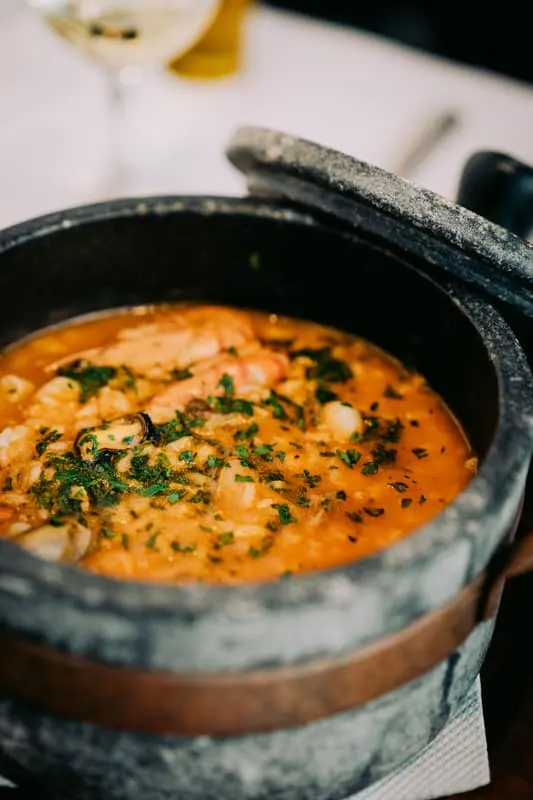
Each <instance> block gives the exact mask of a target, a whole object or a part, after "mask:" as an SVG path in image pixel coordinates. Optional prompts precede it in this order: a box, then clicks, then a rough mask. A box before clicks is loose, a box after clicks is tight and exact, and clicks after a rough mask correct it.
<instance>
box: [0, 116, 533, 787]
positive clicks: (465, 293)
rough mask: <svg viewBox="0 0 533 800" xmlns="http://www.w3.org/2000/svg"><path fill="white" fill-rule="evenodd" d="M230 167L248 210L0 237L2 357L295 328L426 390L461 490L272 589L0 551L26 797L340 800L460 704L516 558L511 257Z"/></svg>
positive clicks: (65, 226) (123, 216) (1, 710)
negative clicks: (374, 542)
mask: <svg viewBox="0 0 533 800" xmlns="http://www.w3.org/2000/svg"><path fill="white" fill-rule="evenodd" d="M229 155H230V158H231V159H232V160H233V161H234V162H235V163H236V164H237V165H238V166H239V167H240V168H241V169H242V170H243V171H245V172H246V173H247V174H248V178H249V184H250V189H251V196H248V197H245V198H243V199H241V198H214V197H158V198H148V199H133V200H117V201H115V202H110V203H104V204H99V205H95V206H88V207H84V208H78V209H74V210H70V211H64V212H61V213H58V214H54V215H51V216H47V217H44V218H41V219H37V220H33V221H30V222H27V223H24V224H22V225H18V226H16V227H14V228H11V229H9V230H6V231H4V232H3V233H0V340H1V343H2V344H3V345H6V344H8V343H10V342H12V341H15V340H17V339H19V338H20V337H21V336H24V335H25V334H27V333H28V332H31V331H34V330H36V329H38V328H39V327H42V326H45V325H50V324H55V323H59V322H61V321H63V320H65V319H68V318H69V317H71V316H73V315H77V314H81V313H86V312H92V311H98V310H100V309H107V308H110V307H117V306H124V305H129V304H136V303H150V302H158V301H164V302H171V301H179V300H183V299H202V300H209V301H212V302H221V303H225V302H227V303H231V304H234V305H240V306H243V307H253V308H258V309H267V310H275V311H277V312H280V313H289V314H293V315H297V316H304V317H307V318H312V319H315V320H318V321H321V322H324V323H328V324H332V325H335V326H337V327H340V328H344V329H346V330H349V331H352V332H354V333H356V334H360V335H362V336H365V337H367V338H369V339H370V340H372V341H374V342H376V343H377V344H378V345H380V346H381V347H383V348H385V349H387V350H388V351H390V352H392V353H393V354H394V355H395V356H397V357H398V358H400V359H402V360H403V361H404V362H406V363H407V364H409V365H412V366H414V367H416V368H417V369H418V370H420V371H421V372H422V373H423V374H424V375H426V376H427V378H428V380H429V381H430V383H431V384H432V385H433V387H434V388H435V389H436V390H437V391H438V392H439V393H440V394H441V395H442V396H443V397H444V398H445V399H446V401H447V402H448V404H449V406H450V407H451V409H452V410H453V412H454V413H455V414H456V415H457V417H458V418H459V419H460V421H461V422H462V424H463V426H464V428H465V430H466V431H467V433H468V436H469V437H470V440H471V441H472V443H473V446H474V448H475V450H476V451H477V453H478V454H479V456H480V461H481V467H480V470H479V474H478V475H477V476H476V478H475V479H474V480H473V481H472V482H471V483H470V485H469V486H468V487H467V489H466V490H465V491H464V492H463V493H462V494H461V495H460V496H459V497H458V498H457V500H456V501H455V502H454V503H453V504H452V505H451V506H449V507H448V508H446V509H445V510H444V511H443V512H442V513H441V514H440V515H439V516H438V517H436V518H435V519H434V520H432V521H431V522H430V523H429V524H426V525H424V526H423V527H421V528H420V529H418V530H416V531H414V532H413V533H412V534H411V535H409V536H407V537H406V538H404V539H403V540H401V541H400V542H398V543H397V544H396V545H394V546H393V547H390V548H389V549H387V550H384V551H383V552H380V553H378V554H377V555H375V556H373V557H371V558H366V559H364V560H362V561H358V562H355V563H353V564H348V565H346V566H343V567H339V568H335V569H331V570H327V571H322V572H316V573H313V574H309V575H305V576H298V577H294V578H292V579H288V580H281V581H278V582H275V583H267V584H257V585H247V586H233V587H213V586H201V585H198V586H185V587H173V586H161V585H147V584H137V583H130V582H118V581H113V580H109V579H106V578H103V577H99V576H97V575H93V574H89V573H85V572H82V571H79V570H77V569H76V568H74V567H70V566H67V565H61V564H51V563H45V562H42V561H40V560H37V559H35V558H33V557H32V556H30V555H29V554H27V553H25V552H23V551H22V550H19V549H18V548H17V547H16V546H14V545H13V544H11V543H9V542H7V541H0V651H1V654H2V656H1V659H0V773H1V774H4V775H6V777H8V778H10V779H11V780H13V781H14V782H15V783H17V784H18V785H19V786H21V787H22V788H27V789H28V790H29V791H30V793H31V796H33V797H37V796H39V797H41V796H43V797H46V798H57V799H58V800H60V799H62V800H66V798H68V800H100V798H104V797H105V798H106V800H177V798H179V800H343V798H346V797H347V796H349V795H350V794H351V793H353V792H356V791H357V790H360V789H362V788H364V787H365V786H368V785H369V784H371V783H373V782H375V781H377V780H379V779H380V778H382V777H383V776H385V775H386V774H388V773H390V772H391V771H392V770H394V769H395V768H396V767H398V766H399V765H400V764H401V763H402V762H403V761H405V760H406V759H408V758H409V757H410V756H412V755H414V754H415V753H416V752H417V751H418V750H420V749H422V748H423V747H425V746H426V745H427V744H428V743H429V742H430V741H431V740H432V739H433V738H434V736H435V735H436V734H437V733H438V732H439V731H440V730H441V729H442V727H443V726H444V725H445V723H446V722H447V720H448V719H449V717H450V715H452V714H453V713H454V712H455V711H456V710H457V709H458V707H459V706H460V704H461V702H462V701H463V699H464V697H465V695H466V694H467V692H468V690H469V689H470V687H471V685H472V683H473V681H474V680H475V678H476V676H477V674H478V672H479V669H480V666H481V664H482V661H483V658H484V655H485V651H486V648H487V646H488V643H489V640H490V637H491V634H492V629H493V621H494V613H495V610H496V608H497V605H498V599H499V593H500V590H501V585H502V580H503V577H505V575H506V574H512V573H513V572H518V571H520V570H523V569H525V568H526V567H528V566H529V561H528V558H529V555H530V553H531V546H530V545H531V543H530V542H529V540H525V543H524V542H522V543H521V545H520V547H521V549H519V550H518V551H517V549H516V546H513V545H512V538H513V533H514V530H515V528H516V523H517V520H518V516H519V514H520V509H521V505H522V501H523V496H524V490H525V482H526V477H527V473H528V467H529V461H530V455H531V449H532V441H533V407H532V398H533V381H532V377H531V374H530V371H529V367H528V363H527V358H526V356H525V354H524V352H523V350H522V349H521V347H520V344H519V343H518V341H517V338H516V336H515V334H514V333H513V331H512V329H511V327H510V326H509V324H508V323H507V322H506V321H505V320H504V318H503V316H502V314H501V313H500V312H498V311H496V310H495V308H494V307H493V306H492V305H491V303H490V302H489V300H488V299H487V289H488V290H489V291H490V290H491V286H493V285H494V284H491V283H490V280H489V279H494V280H496V283H497V293H498V294H499V296H500V297H501V298H502V299H503V301H504V302H507V301H509V303H513V299H514V298H513V292H515V294H517V295H519V298H520V303H521V308H522V310H526V311H527V309H528V304H529V303H531V298H533V294H530V287H529V286H527V285H526V284H524V283H523V284H522V285H521V287H520V291H519V292H518V291H517V290H516V285H517V284H516V281H519V280H523V281H526V283H527V270H525V266H527V264H528V262H529V263H531V253H532V250H531V248H530V247H529V246H528V245H527V244H526V243H525V242H524V241H522V240H521V239H520V238H518V237H517V236H514V235H513V234H511V233H509V232H508V231H505V230H503V229H502V228H500V227H498V226H497V225H494V224H492V223H490V222H488V221H487V220H486V219H483V218H482V217H480V216H477V215H476V214H475V213H473V212H471V211H468V210H466V209H465V208H464V207H462V206H459V205H454V204H451V203H449V202H447V201H445V200H443V199H442V198H439V197H437V196H435V195H433V194H431V193H430V192H427V191H424V190H422V189H419V188H416V187H414V186H412V185H410V184H407V183H405V182H404V181H401V180H400V179H398V178H396V177H395V176H392V175H389V174H387V173H385V172H383V171H381V170H378V169H376V168H374V167H370V166H368V165H365V164H361V163H360V162H357V161H355V160H353V159H349V158H347V157H345V156H342V155H340V154H337V153H333V152H331V151H327V150H324V149H323V148H320V147H318V146H317V145H313V144H310V143H306V142H301V141H299V140H295V139H292V138H291V137H287V136H283V135H282V134H277V133H275V132H269V131H255V130H244V131H241V132H240V133H239V134H238V135H237V137H236V138H235V139H234V141H233V143H232V145H231V147H230V150H229ZM525 273H526V277H525V278H524V274H525ZM498 275H500V276H501V275H503V276H504V278H502V279H501V280H500V281H499V282H498ZM467 284H470V286H468V285H467ZM502 287H503V288H502ZM531 307H533V303H531Z"/></svg>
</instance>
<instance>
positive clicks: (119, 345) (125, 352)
mask: <svg viewBox="0 0 533 800" xmlns="http://www.w3.org/2000/svg"><path fill="white" fill-rule="evenodd" d="M254 338H255V333H254V328H253V325H252V321H251V319H250V317H249V315H248V314H246V313H245V312H242V311H238V310H236V309H229V308H219V307H218V306H198V307H191V308H185V309H182V310H181V311H177V312H176V313H175V314H173V315H172V316H171V317H170V318H169V319H167V320H165V321H164V322H154V323H149V324H147V325H139V326H138V327H135V328H127V329H125V330H124V331H121V332H120V333H119V334H118V336H117V340H116V341H115V342H114V343H113V344H111V345H109V346H108V347H102V348H94V349H92V350H85V351H83V352H81V353H78V354H76V355H74V356H70V357H69V359H68V360H69V361H73V360H82V361H88V362H90V363H91V364H96V365H101V366H114V367H119V366H122V365H124V364H125V365H127V366H128V367H129V368H130V369H132V370H134V371H135V372H137V373H138V374H141V375H144V376H146V377H148V378H153V379H157V378H162V377H165V376H166V375H167V374H168V373H169V372H171V371H172V370H173V369H183V368H185V367H189V366H190V365H191V364H195V363H196V362H198V361H202V360H204V359H208V358H213V357H214V356H216V355H218V354H219V353H221V352H222V351H224V350H227V349H229V348H238V347H242V346H243V345H245V344H247V343H248V342H251V341H253V340H254ZM64 363H65V359H63V360H62V361H61V362H56V363H55V364H53V365H52V367H51V368H52V369H57V368H58V366H61V365H62V364H64Z"/></svg>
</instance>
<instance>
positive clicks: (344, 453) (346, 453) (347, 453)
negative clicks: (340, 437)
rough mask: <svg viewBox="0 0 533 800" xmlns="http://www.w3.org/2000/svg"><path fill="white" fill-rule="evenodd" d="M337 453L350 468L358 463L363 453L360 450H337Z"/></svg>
mask: <svg viewBox="0 0 533 800" xmlns="http://www.w3.org/2000/svg"><path fill="white" fill-rule="evenodd" d="M336 454H337V455H338V457H339V458H340V460H341V461H343V462H344V463H345V464H346V466H347V467H349V468H350V469H352V467H353V466H354V465H355V464H358V463H359V460H360V458H361V453H360V452H359V451H358V450H337V451H336Z"/></svg>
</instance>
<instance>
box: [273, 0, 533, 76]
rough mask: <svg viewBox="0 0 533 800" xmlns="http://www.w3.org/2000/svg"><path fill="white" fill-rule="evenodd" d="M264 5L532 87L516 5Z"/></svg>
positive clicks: (328, 0) (524, 27) (317, 0)
mask: <svg viewBox="0 0 533 800" xmlns="http://www.w3.org/2000/svg"><path fill="white" fill-rule="evenodd" d="M268 4H269V5H274V6H278V7H280V8H286V9H292V10H294V11H299V12H303V13H306V14H310V15H312V16H318V17H322V18H324V19H328V20H332V21H335V22H342V23H345V24H348V25H353V26H356V27H358V28H362V29H364V30H368V31H374V32H376V33H379V34H382V35H384V36H387V37H390V38H391V39H395V40H397V41H400V42H403V43H405V44H408V45H411V46H413V47H417V48H419V49H421V50H425V51H427V52H430V53H434V54H436V55H441V56H445V57H447V58H451V59H454V60H456V61H460V62H463V63H465V64H471V65H474V66H480V67H485V68H488V69H490V70H493V71H496V72H499V73H502V74H505V75H508V76H510V77H513V78H519V79H521V80H524V81H528V82H533V58H532V57H531V31H530V28H529V25H528V24H527V22H526V23H524V22H522V23H521V24H518V23H519V21H520V19H522V20H523V14H522V13H519V6H518V3H517V2H516V0H510V1H509V2H508V3H506V4H505V7H504V9H503V10H502V9H500V8H499V7H498V6H496V7H495V8H494V10H491V8H490V6H482V7H481V9H480V7H479V6H478V4H474V2H470V3H469V2H468V0H465V2H463V3H461V4H459V3H457V2H449V3H446V2H442V0H434V2H431V3H428V2H427V0H418V2H417V1H416V0H404V2H401V1H400V0H381V2H379V0H375V1H374V2H368V0H366V2H365V1H364V0H363V2H354V0H268Z"/></svg>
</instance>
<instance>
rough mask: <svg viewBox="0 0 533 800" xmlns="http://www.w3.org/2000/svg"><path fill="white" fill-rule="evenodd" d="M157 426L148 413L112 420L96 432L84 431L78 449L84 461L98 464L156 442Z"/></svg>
mask: <svg viewBox="0 0 533 800" xmlns="http://www.w3.org/2000/svg"><path fill="white" fill-rule="evenodd" d="M156 438H157V432H156V429H155V426H154V424H153V422H152V420H151V419H150V417H149V416H148V414H145V413H144V412H139V413H138V414H128V415H126V416H124V417H118V418H117V419H114V420H110V421H109V422H106V423H104V424H103V425H99V426H98V427H96V428H85V429H84V430H82V431H80V433H79V434H78V436H77V438H76V441H75V443H74V447H75V449H76V452H77V453H78V455H79V456H80V458H83V460H84V461H90V462H95V461H98V459H100V458H105V457H109V456H111V455H114V454H116V453H120V452H125V451H127V450H133V449H134V448H135V447H138V446H139V445H140V444H143V443H144V442H147V441H155V440H156Z"/></svg>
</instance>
